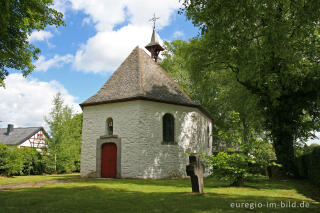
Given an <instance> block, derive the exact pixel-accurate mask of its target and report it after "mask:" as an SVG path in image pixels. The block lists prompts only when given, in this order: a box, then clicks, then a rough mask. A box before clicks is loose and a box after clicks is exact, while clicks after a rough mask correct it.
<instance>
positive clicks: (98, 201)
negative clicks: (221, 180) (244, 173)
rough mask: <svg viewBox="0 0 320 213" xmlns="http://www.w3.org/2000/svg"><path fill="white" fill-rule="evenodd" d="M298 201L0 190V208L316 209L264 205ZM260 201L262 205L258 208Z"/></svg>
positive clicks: (90, 189) (91, 189)
mask: <svg viewBox="0 0 320 213" xmlns="http://www.w3.org/2000/svg"><path fill="white" fill-rule="evenodd" d="M289 201H291V202H295V201H296V202H297V204H300V203H302V202H303V201H302V200H292V199H291V200H290V199H284V198H277V197H272V198H271V197H263V196H231V195H225V194H223V195H221V194H216V193H205V194H192V193H186V192H181V191H177V192H148V193H147V192H142V191H141V192H140V191H139V192H137V191H130V190H120V189H109V188H102V187H99V186H90V185H89V186H88V185H87V186H83V187H79V186H78V187H75V186H71V185H68V184H66V185H64V186H61V185H60V186H56V187H42V188H25V189H19V190H13V191H0V212H8V213H11V212H30V213H33V212H59V213H60V212H72V213H73V212H108V213H113V212H117V213H118V212H130V213H131V212H139V213H143V212H184V213H188V212H190V213H195V212H202V213H203V212H247V211H248V210H251V211H254V212H275V211H276V212H290V211H294V212H317V211H318V209H319V208H320V204H316V203H311V204H310V207H309V208H296V209H294V210H293V209H292V208H291V209H290V208H281V207H280V206H279V207H278V208H274V207H273V208H271V209H270V208H266V205H267V203H269V204H270V203H276V204H278V205H280V203H281V202H289ZM242 202H243V203H252V204H251V206H252V209H250V208H249V207H248V208H245V207H242V208H231V205H232V203H242ZM259 203H261V204H262V205H264V207H262V208H259V207H258V206H257V205H258V204H259ZM254 205H255V206H254Z"/></svg>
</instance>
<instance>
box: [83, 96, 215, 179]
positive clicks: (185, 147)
mask: <svg viewBox="0 0 320 213" xmlns="http://www.w3.org/2000/svg"><path fill="white" fill-rule="evenodd" d="M165 113H171V114H172V115H173V116H174V118H175V142H176V144H174V145H164V144H162V117H163V115H164V114H165ZM83 116H84V117H83V136H82V137H83V141H82V154H81V175H82V176H94V175H95V171H96V156H95V155H96V141H97V139H98V138H99V137H100V136H101V135H104V134H106V128H105V126H106V119H107V118H108V117H112V118H113V123H114V129H113V132H114V134H116V135H119V137H120V138H121V144H122V145H121V146H122V154H121V158H122V160H121V161H122V162H121V176H122V177H124V178H126V177H135V178H165V177H173V176H185V175H186V174H185V168H186V165H187V164H188V156H186V155H185V153H186V152H203V153H206V154H211V147H212V139H211V137H208V134H207V127H208V126H209V127H210V128H209V129H210V131H211V129H212V128H211V125H212V124H211V121H210V120H209V119H208V118H207V117H206V116H204V115H203V114H202V113H201V112H200V111H199V110H198V109H197V108H192V107H185V106H178V105H172V104H164V103H157V102H151V101H129V102H121V103H113V104H106V105H97V106H90V107H85V108H84V109H83ZM210 135H211V132H210ZM208 139H209V140H210V141H209V147H208Z"/></svg>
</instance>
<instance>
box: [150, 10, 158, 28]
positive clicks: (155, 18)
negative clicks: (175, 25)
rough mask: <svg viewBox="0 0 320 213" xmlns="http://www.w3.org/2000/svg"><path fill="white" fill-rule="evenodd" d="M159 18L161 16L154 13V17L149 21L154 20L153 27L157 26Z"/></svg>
mask: <svg viewBox="0 0 320 213" xmlns="http://www.w3.org/2000/svg"><path fill="white" fill-rule="evenodd" d="M159 18H160V17H156V14H155V13H154V14H153V17H152V19H150V20H149V21H152V22H153V29H155V28H156V21H157V19H159Z"/></svg>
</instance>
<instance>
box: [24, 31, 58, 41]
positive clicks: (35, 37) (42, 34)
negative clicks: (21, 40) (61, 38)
mask: <svg viewBox="0 0 320 213" xmlns="http://www.w3.org/2000/svg"><path fill="white" fill-rule="evenodd" d="M52 36H53V35H52V33H51V32H48V31H44V30H40V31H34V32H32V33H31V35H30V36H29V38H28V39H29V41H30V42H34V41H48V39H49V38H51V37H52Z"/></svg>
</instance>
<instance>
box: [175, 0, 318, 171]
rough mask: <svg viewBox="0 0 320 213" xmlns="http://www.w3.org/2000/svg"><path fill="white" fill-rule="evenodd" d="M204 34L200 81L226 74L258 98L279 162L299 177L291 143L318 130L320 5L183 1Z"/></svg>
mask: <svg viewBox="0 0 320 213" xmlns="http://www.w3.org/2000/svg"><path fill="white" fill-rule="evenodd" d="M180 12H185V14H186V16H187V17H188V18H189V19H191V20H192V21H193V23H194V25H196V26H199V27H200V28H201V37H199V40H200V41H201V43H202V47H203V48H201V51H202V55H201V57H204V58H205V59H204V60H206V61H207V62H208V63H207V64H205V66H206V69H200V70H199V71H198V76H199V77H201V76H206V75H208V73H211V72H218V71H219V70H228V71H229V72H230V75H232V76H234V79H235V80H236V81H237V82H238V84H240V85H242V86H243V87H244V88H246V89H247V90H248V91H250V92H251V93H252V94H255V95H256V96H257V97H258V106H259V108H260V110H261V111H262V112H263V115H264V118H265V122H264V128H265V130H266V131H267V132H268V133H269V134H270V136H271V138H272V141H273V145H274V147H275V151H276V155H277V159H278V162H279V163H281V164H282V165H283V166H284V168H285V169H286V170H287V171H290V172H292V173H295V174H296V169H295V167H294V148H293V142H294V141H295V140H296V139H297V138H301V137H306V138H307V137H309V136H310V131H311V130H313V129H317V128H318V127H319V118H320V116H319V115H320V108H319V97H320V83H319V82H320V71H319V68H320V64H319V60H320V48H319V44H320V37H319V23H320V13H319V12H320V2H319V1H312V0H292V1H287V0H279V1H267V0H253V1H223V0H213V1H205V0H185V1H184V8H183V9H182V10H181V11H180Z"/></svg>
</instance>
